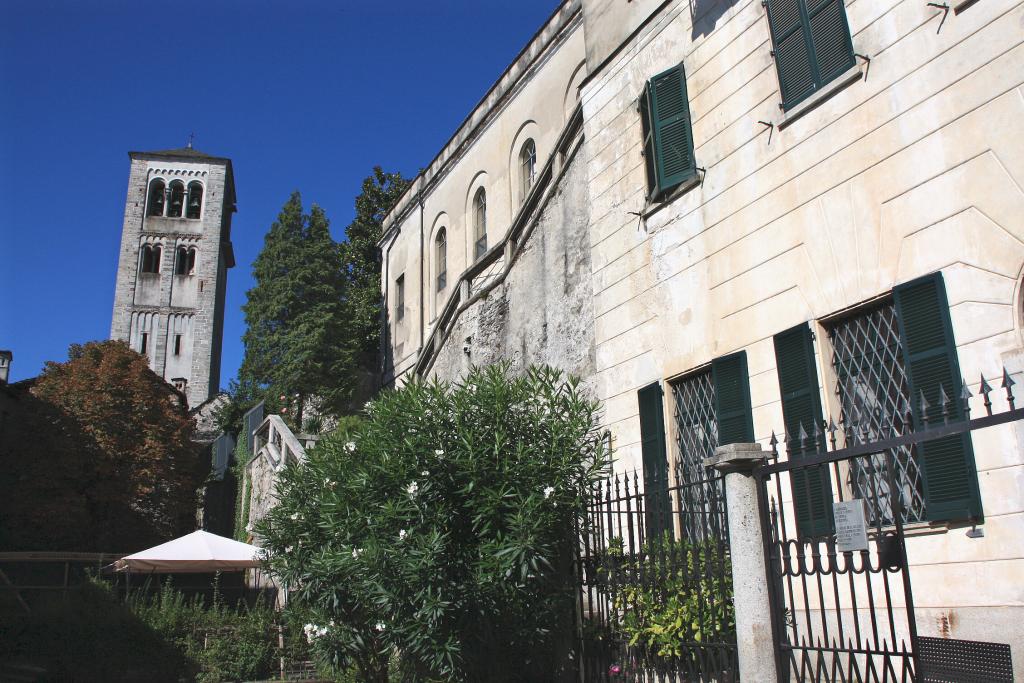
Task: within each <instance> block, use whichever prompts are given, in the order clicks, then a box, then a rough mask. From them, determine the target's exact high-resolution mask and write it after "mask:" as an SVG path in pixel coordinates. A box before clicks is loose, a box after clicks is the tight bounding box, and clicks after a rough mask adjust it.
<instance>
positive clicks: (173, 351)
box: [110, 145, 236, 407]
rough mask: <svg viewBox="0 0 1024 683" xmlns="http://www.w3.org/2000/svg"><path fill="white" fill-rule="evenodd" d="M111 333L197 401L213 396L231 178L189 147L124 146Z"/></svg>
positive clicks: (229, 261) (226, 165)
mask: <svg viewBox="0 0 1024 683" xmlns="http://www.w3.org/2000/svg"><path fill="white" fill-rule="evenodd" d="M128 156H129V157H130V158H131V173H130V176H129V179H128V201H127V202H126V203H125V209H124V229H123V231H122V234H121V255H120V259H119V263H118V267H117V285H116V291H115V293H114V317H113V322H112V323H111V326H110V336H111V338H112V339H123V340H125V341H127V342H128V343H129V344H130V345H131V347H132V348H133V349H135V350H136V351H138V352H139V353H141V354H143V355H145V356H146V357H147V358H149V366H150V367H151V368H152V369H153V371H154V372H156V373H157V374H158V375H160V376H161V377H163V378H164V379H165V380H167V381H168V382H170V383H172V384H174V385H175V386H176V387H178V388H179V389H180V390H182V391H183V392H184V393H185V395H186V396H187V397H188V403H189V406H191V407H195V406H198V405H199V404H201V403H202V402H204V401H206V400H207V399H208V398H210V397H211V396H213V395H214V394H216V393H217V391H218V389H219V387H218V382H219V378H220V352H221V339H222V337H223V331H224V293H225V289H226V288H227V272H228V268H231V267H232V266H234V265H235V259H234V254H233V252H232V249H231V214H232V213H234V211H235V210H236V209H235V181H234V176H233V174H232V171H231V160H230V159H225V158H222V157H214V156H210V155H208V154H203V153H202V152H199V151H197V150H195V149H192V147H191V145H190V146H188V147H184V148H182V149H174V150H167V151H163V152H130V153H129V155H128Z"/></svg>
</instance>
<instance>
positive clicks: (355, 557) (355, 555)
mask: <svg viewBox="0 0 1024 683" xmlns="http://www.w3.org/2000/svg"><path fill="white" fill-rule="evenodd" d="M362 554H363V549H362V548H352V559H353V560H358V559H359V556H360V555H362Z"/></svg>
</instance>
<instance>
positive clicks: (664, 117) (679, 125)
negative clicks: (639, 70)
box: [649, 64, 697, 193]
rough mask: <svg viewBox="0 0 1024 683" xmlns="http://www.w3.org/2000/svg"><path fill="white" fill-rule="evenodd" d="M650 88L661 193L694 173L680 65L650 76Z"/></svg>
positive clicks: (682, 74)
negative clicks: (652, 76)
mask: <svg viewBox="0 0 1024 683" xmlns="http://www.w3.org/2000/svg"><path fill="white" fill-rule="evenodd" d="M649 92H650V99H651V101H650V107H651V111H650V113H651V123H652V129H653V131H654V150H655V155H654V157H655V170H656V176H657V181H658V184H657V191H658V193H661V192H664V191H666V190H668V189H670V188H673V187H675V186H676V185H678V184H679V183H681V182H683V181H684V180H686V179H688V178H691V177H693V176H694V174H696V173H697V164H696V162H695V161H694V158H693V132H692V130H691V128H690V104H689V102H688V101H687V97H686V74H685V72H684V71H683V65H682V64H680V65H679V66H676V67H673V68H671V69H669V70H668V71H665V72H663V73H660V74H658V75H657V76H655V77H654V78H652V79H651V82H650V86H649Z"/></svg>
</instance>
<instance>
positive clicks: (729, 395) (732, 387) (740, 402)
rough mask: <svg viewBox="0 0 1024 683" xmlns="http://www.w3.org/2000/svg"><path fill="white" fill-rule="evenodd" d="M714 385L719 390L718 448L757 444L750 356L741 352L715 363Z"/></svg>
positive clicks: (717, 413) (716, 396)
mask: <svg viewBox="0 0 1024 683" xmlns="http://www.w3.org/2000/svg"><path fill="white" fill-rule="evenodd" d="M711 382H712V384H714V386H715V418H716V419H717V420H718V445H719V446H725V445H728V444H731V443H753V442H754V419H753V417H752V416H751V412H750V385H749V384H748V380H747V352H746V351H740V352H739V353H734V354H732V355H729V356H723V357H721V358H716V359H714V360H713V361H711Z"/></svg>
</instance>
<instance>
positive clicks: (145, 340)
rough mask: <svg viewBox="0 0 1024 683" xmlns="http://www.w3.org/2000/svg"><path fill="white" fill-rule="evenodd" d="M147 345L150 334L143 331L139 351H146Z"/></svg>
mask: <svg viewBox="0 0 1024 683" xmlns="http://www.w3.org/2000/svg"><path fill="white" fill-rule="evenodd" d="M147 346H149V335H148V334H146V333H145V332H143V333H142V339H141V340H140V341H139V353H143V354H144V353H146V347H147Z"/></svg>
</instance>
